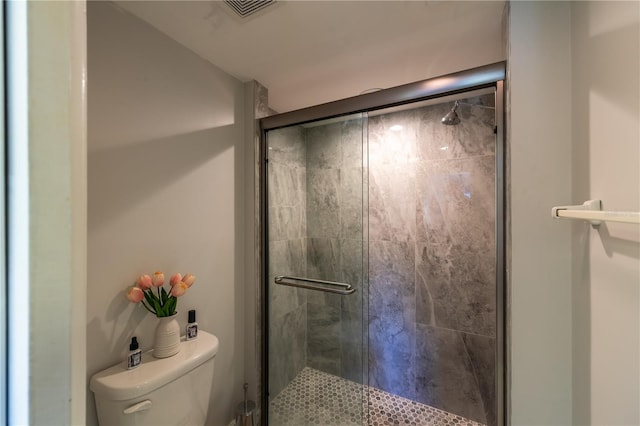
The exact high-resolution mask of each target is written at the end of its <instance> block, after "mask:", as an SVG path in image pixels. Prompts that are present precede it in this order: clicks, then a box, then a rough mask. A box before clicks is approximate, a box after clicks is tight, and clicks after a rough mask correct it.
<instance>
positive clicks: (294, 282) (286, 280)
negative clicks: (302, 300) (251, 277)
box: [273, 275, 356, 296]
mask: <svg viewBox="0 0 640 426" xmlns="http://www.w3.org/2000/svg"><path fill="white" fill-rule="evenodd" d="M273 282H275V283H276V284H280V285H286V286H290V287H298V288H305V289H307V290H316V291H324V292H327V293H335V294H341V295H343V296H346V295H349V294H353V293H355V291H356V289H355V288H353V287H351V284H347V283H339V282H335V281H324V280H315V279H312V278H301V277H288V276H286V275H278V276H276V277H275V278H274V279H273ZM305 283H308V284H305ZM314 284H315V285H314ZM317 284H320V285H317ZM327 286H329V287H327Z"/></svg>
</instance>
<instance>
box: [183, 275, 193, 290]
mask: <svg viewBox="0 0 640 426" xmlns="http://www.w3.org/2000/svg"><path fill="white" fill-rule="evenodd" d="M195 280H196V277H195V276H194V275H191V274H185V276H184V277H182V282H183V283H185V284H186V285H187V288H188V287H191V286H192V285H193V282H194V281H195Z"/></svg>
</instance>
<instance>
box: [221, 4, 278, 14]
mask: <svg viewBox="0 0 640 426" xmlns="http://www.w3.org/2000/svg"><path fill="white" fill-rule="evenodd" d="M224 2H225V3H227V4H228V5H229V7H231V9H233V11H234V12H236V13H237V14H238V15H239V16H240V17H241V18H246V17H247V16H249V15H252V14H254V13H256V12H257V11H259V10H262V9H264V8H265V7H267V6H269V5H271V4H274V3H275V2H276V0H225V1H224Z"/></svg>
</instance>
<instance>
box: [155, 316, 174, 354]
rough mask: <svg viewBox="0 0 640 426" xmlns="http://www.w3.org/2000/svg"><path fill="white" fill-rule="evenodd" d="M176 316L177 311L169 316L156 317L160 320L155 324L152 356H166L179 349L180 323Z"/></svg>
mask: <svg viewBox="0 0 640 426" xmlns="http://www.w3.org/2000/svg"><path fill="white" fill-rule="evenodd" d="M177 318H178V313H177V312H176V313H175V314H173V315H171V316H170V317H158V319H159V320H160V322H159V323H158V325H157V326H156V334H155V339H154V341H153V356H154V357H156V358H167V357H170V356H173V355H175V354H177V353H178V352H179V351H180V324H179V323H178V319H177Z"/></svg>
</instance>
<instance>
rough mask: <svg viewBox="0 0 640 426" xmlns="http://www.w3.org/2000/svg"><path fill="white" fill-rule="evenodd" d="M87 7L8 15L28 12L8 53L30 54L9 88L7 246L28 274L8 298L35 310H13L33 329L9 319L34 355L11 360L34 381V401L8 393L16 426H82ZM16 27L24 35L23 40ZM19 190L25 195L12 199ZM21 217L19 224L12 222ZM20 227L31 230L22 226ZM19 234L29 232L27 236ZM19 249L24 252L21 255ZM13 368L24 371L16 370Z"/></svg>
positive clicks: (57, 6)
mask: <svg viewBox="0 0 640 426" xmlns="http://www.w3.org/2000/svg"><path fill="white" fill-rule="evenodd" d="M83 7H84V2H76V3H70V2H56V3H29V4H12V5H10V6H9V9H10V11H9V14H10V16H11V19H14V18H16V17H17V15H14V14H13V13H14V12H15V11H16V10H18V9H22V11H23V12H24V13H23V14H22V17H23V18H24V21H20V22H16V21H12V22H11V24H10V25H9V27H10V28H12V30H11V31H10V33H9V37H10V38H9V41H10V43H11V44H10V47H9V49H10V50H11V51H13V52H12V53H19V54H24V56H23V58H25V59H26V66H27V72H26V74H25V70H21V75H19V76H12V78H13V77H17V78H16V80H22V79H25V80H26V81H25V85H17V84H16V85H15V86H14V85H13V84H12V87H11V88H10V93H11V94H12V95H17V96H24V97H25V98H23V99H24V104H23V105H24V106H25V108H24V109H22V108H17V105H16V104H15V103H13V101H15V100H16V99H17V98H16V97H14V96H12V98H13V99H12V103H11V104H10V107H11V110H10V118H11V122H10V123H11V125H12V127H11V133H10V137H11V139H10V141H9V149H10V154H11V163H10V164H9V176H8V180H9V184H10V186H9V189H8V192H9V197H10V198H9V204H10V207H11V212H10V220H11V223H10V226H11V228H10V229H11V233H10V238H11V242H12V243H15V242H16V240H17V239H23V241H20V242H19V243H18V244H12V245H11V246H9V250H10V256H9V260H10V266H11V267H13V266H16V265H17V264H20V263H21V264H24V265H26V268H25V270H24V271H20V272H23V274H22V275H17V274H16V270H15V269H12V270H10V275H9V289H10V292H11V294H12V296H11V297H12V299H13V295H14V294H16V293H22V294H25V295H27V296H28V300H27V298H25V299H24V302H27V303H28V305H29V306H28V309H25V307H24V306H15V305H11V306H9V309H10V311H15V310H19V311H22V312H20V313H19V314H27V313H28V322H24V323H16V322H15V321H14V320H15V318H16V317H15V316H13V314H12V317H11V319H10V321H13V322H12V323H11V324H10V330H9V333H10V334H11V335H12V336H15V338H16V339H17V340H18V341H22V342H23V343H24V347H25V348H27V347H28V353H27V352H26V351H25V352H23V353H19V354H18V358H19V360H16V359H15V358H13V357H12V359H11V360H10V362H11V363H12V368H11V370H12V371H11V375H12V376H13V375H20V376H23V377H25V378H26V380H28V382H29V383H28V395H25V394H24V389H23V390H18V389H16V388H11V392H10V394H11V398H12V400H11V402H10V403H13V402H17V403H18V404H19V405H21V406H23V405H24V406H26V410H22V409H17V410H16V408H17V407H15V406H11V407H10V414H11V418H10V423H13V424H23V422H25V423H26V421H27V417H28V424H82V423H83V422H84V407H85V401H84V399H85V398H84V390H85V377H84V374H85V369H84V367H85V363H84V359H85V356H84V354H85V351H84V349H85V346H84V344H85V328H84V318H85V315H84V300H85V297H84V288H85V279H86V277H85V267H86V266H85V265H86V263H85V253H86V242H85V241H86V234H85V229H86V228H85V224H86V190H85V185H86V168H85V166H86V163H85V160H84V155H85V148H86V135H85V133H84V119H85V117H84V113H85V103H84V102H85V98H84V86H83V77H84V75H83V73H84V63H85V61H84V59H85V58H84V55H85V49H84V46H85V41H86V37H85V26H84V16H83ZM15 26H18V27H19V28H18V29H17V31H16V28H15ZM18 31H24V32H25V35H26V40H25V41H27V42H28V45H27V46H17V45H16V44H15V43H16V42H17V39H16V38H15V37H14V36H15V35H16V33H17V32H18ZM16 50H20V52H16ZM11 59H12V60H13V59H15V57H12V58H11ZM11 65H12V66H13V65H16V64H15V63H12V64H11ZM12 83H14V81H12ZM27 96H28V98H27ZM27 102H28V104H27ZM20 114H25V116H24V117H22V118H23V119H25V120H26V128H24V129H23V128H21V127H18V126H13V125H14V124H16V121H15V118H16V116H18V115H20ZM22 150H24V151H22ZM16 152H25V154H26V155H25V157H27V158H23V160H24V162H19V163H18V162H17V161H15V160H16V157H15V156H14V155H15V153H16ZM16 168H20V170H16ZM19 177H27V180H24V181H22V183H23V184H27V185H28V186H27V187H26V188H24V187H18V186H16V183H17V181H18V179H19ZM17 190H19V191H22V193H21V194H16V193H15V191H17ZM17 200H22V201H26V200H28V204H27V203H24V204H19V205H18V206H17V207H18V209H17V210H16V201H17ZM20 209H22V210H20ZM27 209H28V210H27ZM16 216H18V217H19V220H18V221H14V219H16ZM18 222H21V223H24V224H26V227H25V228H21V227H19V226H16V223H18ZM19 231H26V232H28V235H25V234H22V233H19ZM3 238H4V237H3ZM18 246H19V247H22V248H27V250H28V251H23V250H16V248H17V247H18ZM25 287H28V290H27V291H25ZM73 306H79V307H80V309H73ZM25 316H26V315H25ZM78 325H79V326H78ZM12 339H13V337H12ZM13 342H14V340H12V341H11V343H13ZM11 343H10V344H11ZM75 343H78V344H79V346H75ZM13 349H15V348H14V347H10V350H13ZM16 365H20V366H24V367H25V368H20V370H21V371H16V370H17V367H16ZM78 373H79V374H78ZM11 385H12V386H13V385H15V383H11ZM16 394H17V398H16ZM25 396H26V398H24V399H23V397H25ZM3 397H4V395H3ZM16 399H18V400H17V401H15V400H16ZM20 399H22V400H20ZM16 412H17V413H16ZM22 413H24V417H22Z"/></svg>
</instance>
